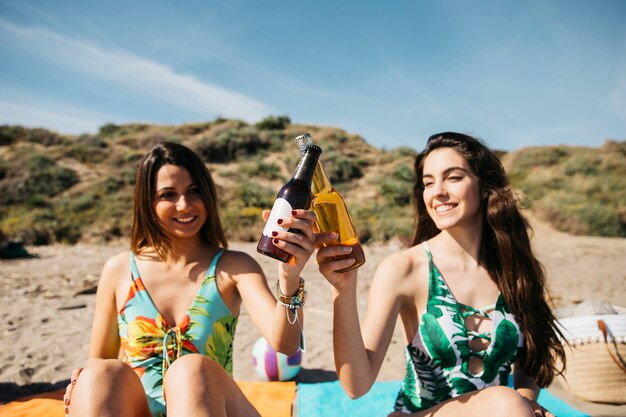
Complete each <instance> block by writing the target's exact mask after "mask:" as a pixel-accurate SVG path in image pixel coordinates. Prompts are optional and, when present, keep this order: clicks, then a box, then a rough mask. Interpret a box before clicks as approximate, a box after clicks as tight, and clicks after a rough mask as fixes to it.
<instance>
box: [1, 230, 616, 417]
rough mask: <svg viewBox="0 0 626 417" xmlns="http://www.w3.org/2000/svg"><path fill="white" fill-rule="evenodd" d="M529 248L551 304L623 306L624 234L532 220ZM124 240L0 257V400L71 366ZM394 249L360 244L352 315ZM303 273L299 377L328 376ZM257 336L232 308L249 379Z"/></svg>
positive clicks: (392, 353) (314, 300)
mask: <svg viewBox="0 0 626 417" xmlns="http://www.w3.org/2000/svg"><path fill="white" fill-rule="evenodd" d="M532 224H533V227H534V229H535V233H534V236H533V245H534V247H535V250H536V253H537V254H538V256H539V258H540V260H541V261H542V262H543V264H544V266H545V267H546V270H547V274H548V281H549V285H550V289H551V291H552V294H553V296H554V301H555V303H556V305H557V306H568V305H573V304H575V303H577V302H580V301H583V300H604V301H607V302H610V303H612V304H615V305H621V306H625V307H626V301H625V300H626V298H625V297H624V295H625V294H626V279H625V278H626V239H619V238H596V237H581V236H572V235H568V234H566V233H561V232H557V231H555V230H553V229H552V228H550V227H549V226H547V225H545V224H542V223H540V222H538V221H536V220H532ZM231 247H232V248H233V249H237V250H242V251H246V252H248V253H250V254H251V255H253V256H254V257H255V258H256V259H257V260H258V262H259V263H260V264H261V265H262V267H263V269H264V270H265V272H266V275H267V276H268V277H269V281H270V283H272V285H273V282H274V279H275V278H274V277H275V276H276V264H275V261H274V260H272V259H269V258H267V257H264V256H262V255H259V254H257V253H256V251H255V244H254V243H232V244H231ZM126 248H127V245H126V244H125V243H124V242H118V243H112V244H108V245H89V244H78V245H75V246H62V245H53V246H43V247H29V248H28V251H29V252H30V253H31V254H33V255H35V257H33V258H29V259H19V260H11V261H8V260H4V261H0V335H1V337H2V339H1V343H0V403H2V402H7V401H10V400H12V399H15V398H18V397H20V396H22V395H26V394H31V393H36V392H41V391H46V390H50V389H54V388H58V387H63V386H65V384H67V380H68V379H69V376H70V374H71V371H72V369H73V368H75V367H79V366H81V365H82V364H83V363H84V362H85V360H86V358H87V352H88V345H89V338H90V334H89V333H90V328H91V320H92V315H93V309H94V301H95V295H94V292H95V288H96V284H97V281H98V276H99V273H100V270H101V268H102V265H103V263H104V261H105V260H106V259H107V258H108V257H110V256H111V255H113V254H115V253H118V252H120V251H123V250H126ZM398 249H399V245H398V244H396V243H390V244H387V245H369V246H366V247H365V253H366V256H367V262H366V264H365V265H364V266H363V267H362V269H361V272H360V274H359V277H360V278H359V309H360V313H361V317H363V313H364V311H365V306H366V303H367V293H368V289H369V284H370V282H371V278H372V275H373V273H374V270H375V268H376V266H377V265H378V263H379V262H380V261H381V260H382V259H383V258H384V257H386V256H387V255H388V254H390V253H393V252H394V251H397V250H398ZM303 276H304V277H305V279H306V287H307V291H308V300H307V304H306V309H305V312H306V324H305V335H306V340H307V352H306V353H305V354H304V359H303V369H302V371H301V373H300V375H299V376H298V379H299V380H300V381H305V382H317V381H329V380H335V379H336V374H335V372H334V364H333V355H332V349H331V348H330V346H331V343H332V311H331V305H330V289H329V287H328V285H327V284H326V282H325V281H324V279H323V277H322V276H321V275H320V274H319V272H318V271H317V269H316V264H315V262H313V261H310V262H309V264H308V265H307V267H306V268H305V271H304V273H303ZM259 337H260V334H259V332H258V330H256V328H255V327H254V326H253V325H252V323H251V321H250V320H249V317H247V313H246V312H245V310H244V311H242V314H241V317H240V320H239V325H238V327H237V334H236V339H235V353H234V362H235V367H234V374H235V377H236V378H237V379H241V380H259V377H258V376H257V375H256V373H255V371H254V370H253V368H252V366H251V350H252V346H253V344H254V342H255V341H256V340H257V339H258V338H259ZM404 345H405V342H404V340H403V336H402V333H401V331H400V328H399V326H398V325H397V326H396V333H395V335H394V338H393V341H392V344H391V346H390V348H389V351H388V353H387V356H386V359H385V362H384V364H383V367H382V369H381V372H380V375H379V378H378V379H379V380H399V379H402V377H403V372H404V355H403V347H404ZM550 390H551V392H552V393H554V394H555V395H557V396H559V397H561V398H563V399H564V400H566V401H567V402H568V403H570V404H571V405H573V406H575V407H577V408H578V409H580V410H582V411H585V412H587V413H589V414H590V415H592V416H626V405H621V406H614V405H606V404H595V403H589V402H585V401H581V400H578V399H577V398H575V397H573V396H572V395H570V393H568V392H567V390H566V389H565V388H564V387H562V386H561V385H560V384H553V386H551V387H550Z"/></svg>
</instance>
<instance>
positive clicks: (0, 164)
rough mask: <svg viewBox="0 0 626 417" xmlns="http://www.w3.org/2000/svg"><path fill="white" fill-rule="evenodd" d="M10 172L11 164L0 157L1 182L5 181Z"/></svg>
mask: <svg viewBox="0 0 626 417" xmlns="http://www.w3.org/2000/svg"><path fill="white" fill-rule="evenodd" d="M8 171H9V163H8V162H7V160H6V159H4V158H3V157H1V156H0V180H2V179H4V178H5V177H6V176H7V172H8Z"/></svg>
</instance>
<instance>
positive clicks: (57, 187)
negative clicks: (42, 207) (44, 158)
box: [0, 166, 78, 204]
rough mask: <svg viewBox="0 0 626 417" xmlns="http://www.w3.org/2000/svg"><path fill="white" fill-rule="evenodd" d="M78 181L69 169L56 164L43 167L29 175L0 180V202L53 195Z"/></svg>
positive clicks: (12, 202)
mask: <svg viewBox="0 0 626 417" xmlns="http://www.w3.org/2000/svg"><path fill="white" fill-rule="evenodd" d="M77 182H78V175H77V174H76V172H74V171H73V170H71V169H68V168H61V167H57V166H52V167H45V168H43V169H41V170H38V171H35V172H32V173H30V174H29V175H26V176H23V177H17V178H10V179H7V180H3V181H1V182H0V203H2V204H16V203H21V202H24V201H26V200H28V199H29V198H33V197H34V196H46V197H50V196H54V195H57V194H58V193H60V192H61V191H64V190H67V189H68V188H70V187H72V186H73V185H74V184H76V183H77Z"/></svg>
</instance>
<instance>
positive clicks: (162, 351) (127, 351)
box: [65, 142, 315, 417]
mask: <svg viewBox="0 0 626 417" xmlns="http://www.w3.org/2000/svg"><path fill="white" fill-rule="evenodd" d="M267 215H268V213H265V214H264V217H265V218H266V219H267ZM314 218H315V216H314V214H313V213H312V212H310V211H308V210H296V211H295V212H292V213H291V216H289V217H287V218H284V219H281V220H282V222H283V223H282V224H283V225H287V227H288V228H289V231H288V232H284V233H279V234H278V235H277V236H276V239H277V242H278V243H277V246H280V248H281V249H283V250H285V251H286V252H288V253H290V254H292V255H293V259H294V261H293V262H291V263H289V264H284V263H282V262H277V263H278V281H277V283H276V285H277V288H278V289H279V290H280V293H281V294H287V295H289V296H290V297H295V294H297V293H298V291H300V290H301V286H303V280H302V279H301V278H300V272H301V271H302V268H303V267H304V265H305V264H306V262H307V261H308V259H309V257H310V256H311V253H312V252H313V250H314V242H313V241H314V238H313V229H312V224H313V221H314ZM130 246H131V251H130V252H123V253H120V254H118V255H116V256H114V257H112V258H110V259H109V260H108V261H107V262H106V264H105V266H104V269H103V271H102V276H101V278H100V282H99V284H98V293H97V298H96V309H95V313H94V321H93V327H92V338H91V348H90V353H89V357H90V359H89V362H88V364H87V366H86V367H85V368H81V369H77V370H75V371H74V373H73V374H72V378H71V383H70V385H69V386H68V388H67V391H66V395H65V406H66V409H65V412H66V414H70V415H79V416H150V415H153V416H155V417H162V416H165V415H166V414H167V413H170V414H174V415H186V416H191V415H212V416H213V415H215V416H225V415H237V416H258V412H257V411H256V410H255V409H254V407H253V406H252V405H251V404H250V402H249V401H248V400H247V399H246V397H245V396H244V395H243V393H242V392H241V390H240V388H239V387H238V385H237V384H235V382H234V380H233V379H232V376H231V375H232V370H233V363H232V355H233V350H232V349H233V339H234V335H235V327H236V325H237V319H238V316H239V312H240V308H241V305H242V304H245V305H246V308H247V310H248V312H249V314H250V316H251V317H253V318H254V323H255V325H256V326H257V327H258V330H259V331H260V332H261V334H262V335H263V336H264V337H265V338H266V339H267V340H268V341H269V342H270V344H271V345H272V347H273V348H274V350H276V351H278V352H282V353H285V354H288V355H291V354H293V353H295V352H296V351H297V350H298V345H299V342H300V340H301V339H300V336H301V323H300V321H301V320H302V319H303V313H302V309H301V308H298V309H295V310H290V311H291V314H292V316H290V315H289V312H286V310H285V307H284V304H283V303H279V302H277V301H276V299H275V298H274V297H273V296H272V294H271V292H270V290H269V287H268V285H267V281H266V279H265V276H264V275H263V271H262V270H261V268H260V266H259V265H258V264H257V263H256V262H255V261H254V260H253V259H252V258H251V257H250V256H249V255H247V254H245V253H243V252H236V251H231V250H227V246H228V244H227V241H226V238H225V235H224V232H223V231H222V226H221V223H220V218H219V215H218V210H217V195H216V190H215V185H214V184H213V180H212V179H211V175H210V173H209V171H208V170H207V168H206V166H205V165H204V163H203V162H202V160H200V158H199V157H198V156H197V155H196V154H195V153H194V152H193V151H191V150H190V149H189V148H187V147H185V146H183V145H179V144H176V143H168V142H165V143H160V144H158V145H156V146H155V147H154V148H152V149H151V150H150V151H149V152H148V154H147V155H146V156H145V157H144V159H143V160H142V162H141V164H140V166H139V169H138V171H137V177H136V181H135V200H134V211H133V227H132V232H131V245H130ZM301 301H302V303H301V304H300V305H299V307H301V306H302V304H303V301H304V300H301ZM293 315H295V317H293ZM296 323H297V324H296ZM118 357H121V358H122V360H121V361H120V360H118V359H117V358H118ZM166 394H167V400H166Z"/></svg>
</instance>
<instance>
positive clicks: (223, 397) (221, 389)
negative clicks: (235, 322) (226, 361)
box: [163, 354, 259, 416]
mask: <svg viewBox="0 0 626 417" xmlns="http://www.w3.org/2000/svg"><path fill="white" fill-rule="evenodd" d="M163 384H164V389H165V398H166V403H167V410H168V413H170V411H173V410H181V409H185V410H187V409H188V408H193V409H194V410H198V409H202V410H211V411H212V412H213V413H212V414H211V415H214V414H217V415H220V414H222V413H225V414H226V415H229V416H231V415H233V416H259V413H258V412H257V411H256V409H255V408H254V407H253V406H252V404H251V403H250V401H248V399H247V398H246V396H245V395H244V394H243V392H242V391H241V389H240V388H239V386H238V385H237V383H236V382H235V380H234V379H233V378H232V377H231V376H230V375H229V374H228V373H227V372H226V371H225V370H224V368H222V367H221V366H220V365H219V364H218V363H217V362H215V361H214V360H212V359H209V358H207V357H206V356H203V355H199V354H190V355H185V356H182V357H180V358H178V359H176V361H174V363H173V364H172V365H171V366H170V368H169V369H168V370H167V373H166V375H165V380H164V382H163Z"/></svg>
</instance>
